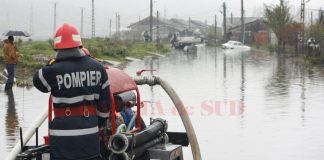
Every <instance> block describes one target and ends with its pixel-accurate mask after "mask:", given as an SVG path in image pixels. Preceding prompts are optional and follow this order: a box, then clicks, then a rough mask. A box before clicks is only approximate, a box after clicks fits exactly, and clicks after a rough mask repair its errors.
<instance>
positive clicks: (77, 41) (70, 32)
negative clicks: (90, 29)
mask: <svg viewBox="0 0 324 160" xmlns="http://www.w3.org/2000/svg"><path fill="white" fill-rule="evenodd" d="M79 46H82V42H81V36H80V34H79V31H78V29H77V28H76V27H75V26H73V25H71V24H68V23H64V24H63V25H62V26H60V27H59V28H58V29H57V31H56V33H55V36H54V49H67V48H75V47H79Z"/></svg>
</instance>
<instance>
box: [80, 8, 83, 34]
mask: <svg viewBox="0 0 324 160" xmlns="http://www.w3.org/2000/svg"><path fill="white" fill-rule="evenodd" d="M83 10H84V8H81V28H80V34H81V38H83Z"/></svg>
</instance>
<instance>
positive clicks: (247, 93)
mask: <svg viewBox="0 0 324 160" xmlns="http://www.w3.org/2000/svg"><path fill="white" fill-rule="evenodd" d="M123 68H124V70H125V71H126V72H127V73H129V74H131V75H135V72H136V71H138V70H141V69H155V70H156V71H152V72H144V73H143V75H157V76H160V77H161V78H163V79H164V80H167V81H168V82H169V83H170V84H171V86H173V87H174V89H175V90H176V92H177V93H178V94H179V96H180V97H181V98H182V101H183V103H184V105H185V106H186V108H187V111H188V112H189V114H190V117H191V120H192V123H193V126H194V128H195V132H196V135H197V137H198V141H199V145H200V149H201V153H202V157H203V159H204V160H205V159H206V160H214V159H221V160H237V159H241V160H257V159H262V160H273V159H280V160H305V159H307V160H321V159H323V158H324V152H323V151H324V136H323V135H324V98H323V97H324V68H321V67H315V66H310V65H305V64H300V63H298V61H296V59H295V58H291V57H289V56H285V57H283V56H278V55H275V54H270V53H267V52H262V51H251V52H234V51H233V50H230V51H223V50H221V49H215V48H207V47H199V48H198V53H196V54H192V53H190V54H187V53H184V52H181V51H180V52H176V51H175V52H173V53H171V54H170V55H169V56H167V57H161V58H152V57H148V58H146V59H145V60H143V61H137V62H131V63H129V64H127V65H125V66H123ZM140 90H141V94H142V100H143V101H145V107H144V108H143V117H144V120H145V121H148V120H149V117H161V118H164V119H166V120H168V123H169V131H184V127H183V126H182V123H181V119H180V118H179V116H178V114H177V112H176V110H175V109H174V107H173V105H172V102H171V100H170V99H169V98H168V96H167V95H166V94H165V93H164V91H163V90H162V89H161V87H159V86H154V87H150V86H143V87H140ZM47 98H48V95H47V94H42V93H40V92H38V91H36V90H35V89H29V90H28V89H26V88H25V89H23V88H15V89H14V93H12V94H10V93H9V94H7V93H5V92H4V91H3V86H1V89H0V120H1V123H0V137H2V138H1V139H0V146H3V147H0V154H1V155H7V154H8V152H9V151H10V148H11V147H12V146H13V145H14V143H15V142H17V140H18V139H19V138H18V137H19V128H18V127H19V126H20V127H22V128H23V130H26V128H28V126H29V125H30V124H31V122H32V121H33V119H34V118H35V116H36V115H37V114H38V112H40V111H41V110H42V108H44V107H47ZM40 133H43V134H44V133H46V125H45V127H43V128H41V129H40ZM31 143H34V138H33V140H32V142H31ZM184 157H185V159H186V160H190V159H192V158H191V152H190V148H184Z"/></svg>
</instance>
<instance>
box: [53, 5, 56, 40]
mask: <svg viewBox="0 0 324 160" xmlns="http://www.w3.org/2000/svg"><path fill="white" fill-rule="evenodd" d="M56 5H57V2H55V3H54V24H53V25H54V26H53V30H54V32H53V35H55V32H56Z"/></svg>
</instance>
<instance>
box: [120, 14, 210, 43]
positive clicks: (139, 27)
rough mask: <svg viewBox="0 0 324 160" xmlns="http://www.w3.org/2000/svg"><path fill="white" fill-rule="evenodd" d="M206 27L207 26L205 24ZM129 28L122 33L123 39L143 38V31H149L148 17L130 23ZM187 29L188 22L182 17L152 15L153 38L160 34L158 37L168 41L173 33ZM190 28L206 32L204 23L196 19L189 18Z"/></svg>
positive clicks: (202, 32)
mask: <svg viewBox="0 0 324 160" xmlns="http://www.w3.org/2000/svg"><path fill="white" fill-rule="evenodd" d="M157 26H159V27H157ZM207 27H208V26H207ZM128 28H129V30H128V31H127V32H126V33H123V36H124V38H123V39H130V40H143V33H144V32H145V31H149V28H150V17H146V18H144V19H142V20H140V21H137V22H135V23H132V24H130V25H129V26H128ZM186 29H189V22H188V21H186V20H183V19H175V18H173V19H165V18H159V20H158V19H157V18H156V17H153V40H156V36H157V35H158V33H159V35H160V39H161V40H164V41H169V39H170V38H171V37H170V36H171V35H172V34H173V33H176V32H181V31H183V30H186ZM190 30H192V31H199V32H200V33H201V34H206V33H205V30H206V25H205V23H203V22H201V21H197V20H190Z"/></svg>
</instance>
